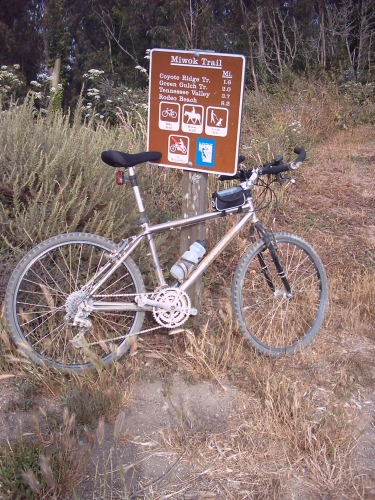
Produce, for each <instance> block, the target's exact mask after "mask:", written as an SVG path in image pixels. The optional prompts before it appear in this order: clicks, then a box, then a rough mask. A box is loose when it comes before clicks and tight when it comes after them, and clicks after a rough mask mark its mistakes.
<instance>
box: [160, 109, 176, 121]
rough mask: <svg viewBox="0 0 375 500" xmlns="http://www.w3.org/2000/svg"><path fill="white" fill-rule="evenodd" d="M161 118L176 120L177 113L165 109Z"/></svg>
mask: <svg viewBox="0 0 375 500" xmlns="http://www.w3.org/2000/svg"><path fill="white" fill-rule="evenodd" d="M161 116H162V117H163V118H173V119H175V118H177V113H176V111H175V110H174V109H171V108H166V109H164V110H163V111H162V113H161Z"/></svg>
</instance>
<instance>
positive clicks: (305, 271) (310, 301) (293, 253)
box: [233, 233, 328, 356]
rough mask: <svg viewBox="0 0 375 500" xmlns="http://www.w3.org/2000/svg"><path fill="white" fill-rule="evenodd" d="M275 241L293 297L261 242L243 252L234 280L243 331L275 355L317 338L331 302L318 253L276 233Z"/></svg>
mask: <svg viewBox="0 0 375 500" xmlns="http://www.w3.org/2000/svg"><path fill="white" fill-rule="evenodd" d="M275 240H276V242H277V253H278V257H279V260H280V263H281V265H282V267H283V270H284V272H285V275H286V278H287V280H288V282H289V285H290V287H291V292H292V293H291V295H289V296H288V294H287V293H286V291H285V287H284V284H283V282H282V281H281V279H280V277H279V275H278V273H277V270H276V267H275V264H274V261H273V259H272V257H271V254H270V252H269V251H268V250H267V249H266V245H265V242H264V241H263V240H259V241H257V242H256V243H255V244H254V245H253V246H252V247H251V248H250V249H249V250H248V251H247V252H246V253H245V254H244V256H243V257H242V259H241V261H240V263H239V265H238V268H237V271H236V274H235V277H234V282H233V305H234V311H235V316H236V319H237V320H238V323H239V327H240V331H241V333H242V334H243V335H244V336H245V337H246V339H247V340H248V341H249V342H250V344H251V345H253V346H254V347H255V348H256V349H257V350H258V351H260V352H262V353H265V354H268V355H271V356H277V355H280V354H292V353H295V352H298V351H300V350H301V349H302V348H303V347H305V346H307V345H308V344H309V343H310V342H311V341H312V340H313V339H314V338H315V336H316V335H317V333H318V331H319V329H320V327H321V325H322V322H323V320H324V316H325V312H326V308H327V304H328V285H327V278H326V273H325V270H324V266H323V264H322V262H321V260H320V258H319V256H318V255H317V253H316V252H315V250H314V249H313V248H312V247H311V246H310V245H309V244H308V243H307V242H306V241H304V240H303V239H302V238H300V237H298V236H294V235H289V234H287V233H276V234H275Z"/></svg>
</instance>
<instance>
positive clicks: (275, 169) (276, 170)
mask: <svg viewBox="0 0 375 500" xmlns="http://www.w3.org/2000/svg"><path fill="white" fill-rule="evenodd" d="M288 170H290V165H269V166H268V167H263V168H261V169H260V170H259V175H267V174H273V175H277V174H281V172H288Z"/></svg>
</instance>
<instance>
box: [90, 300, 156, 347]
mask: <svg viewBox="0 0 375 500" xmlns="http://www.w3.org/2000/svg"><path fill="white" fill-rule="evenodd" d="M136 295H153V292H144V293H117V294H111V295H108V294H102V295H93V297H135V296H136ZM159 328H162V326H161V325H158V326H154V327H152V328H147V329H146V330H141V331H139V332H134V333H128V334H127V335H121V336H120V337H115V338H112V339H105V340H100V341H98V342H90V343H89V345H90V346H91V345H99V344H102V343H103V342H104V343H106V342H113V341H115V340H122V339H128V338H130V337H135V336H136V335H140V334H141V333H147V332H152V331H153V330H158V329H159Z"/></svg>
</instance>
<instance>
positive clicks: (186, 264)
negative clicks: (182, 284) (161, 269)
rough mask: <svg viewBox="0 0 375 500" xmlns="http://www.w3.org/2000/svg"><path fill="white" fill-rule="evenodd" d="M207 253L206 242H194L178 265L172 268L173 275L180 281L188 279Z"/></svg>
mask: <svg viewBox="0 0 375 500" xmlns="http://www.w3.org/2000/svg"><path fill="white" fill-rule="evenodd" d="M205 252H206V244H205V242H204V241H199V240H198V241H196V242H194V243H193V244H192V245H191V246H190V248H189V250H186V252H185V253H184V254H183V255H182V257H180V258H179V259H178V261H177V262H176V264H174V266H172V269H171V275H172V276H173V277H174V278H176V279H178V281H182V280H183V279H184V278H187V277H188V276H189V275H190V274H191V272H192V271H193V269H194V266H195V265H196V264H198V262H199V261H200V260H201V259H202V257H203V255H204V254H205Z"/></svg>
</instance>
